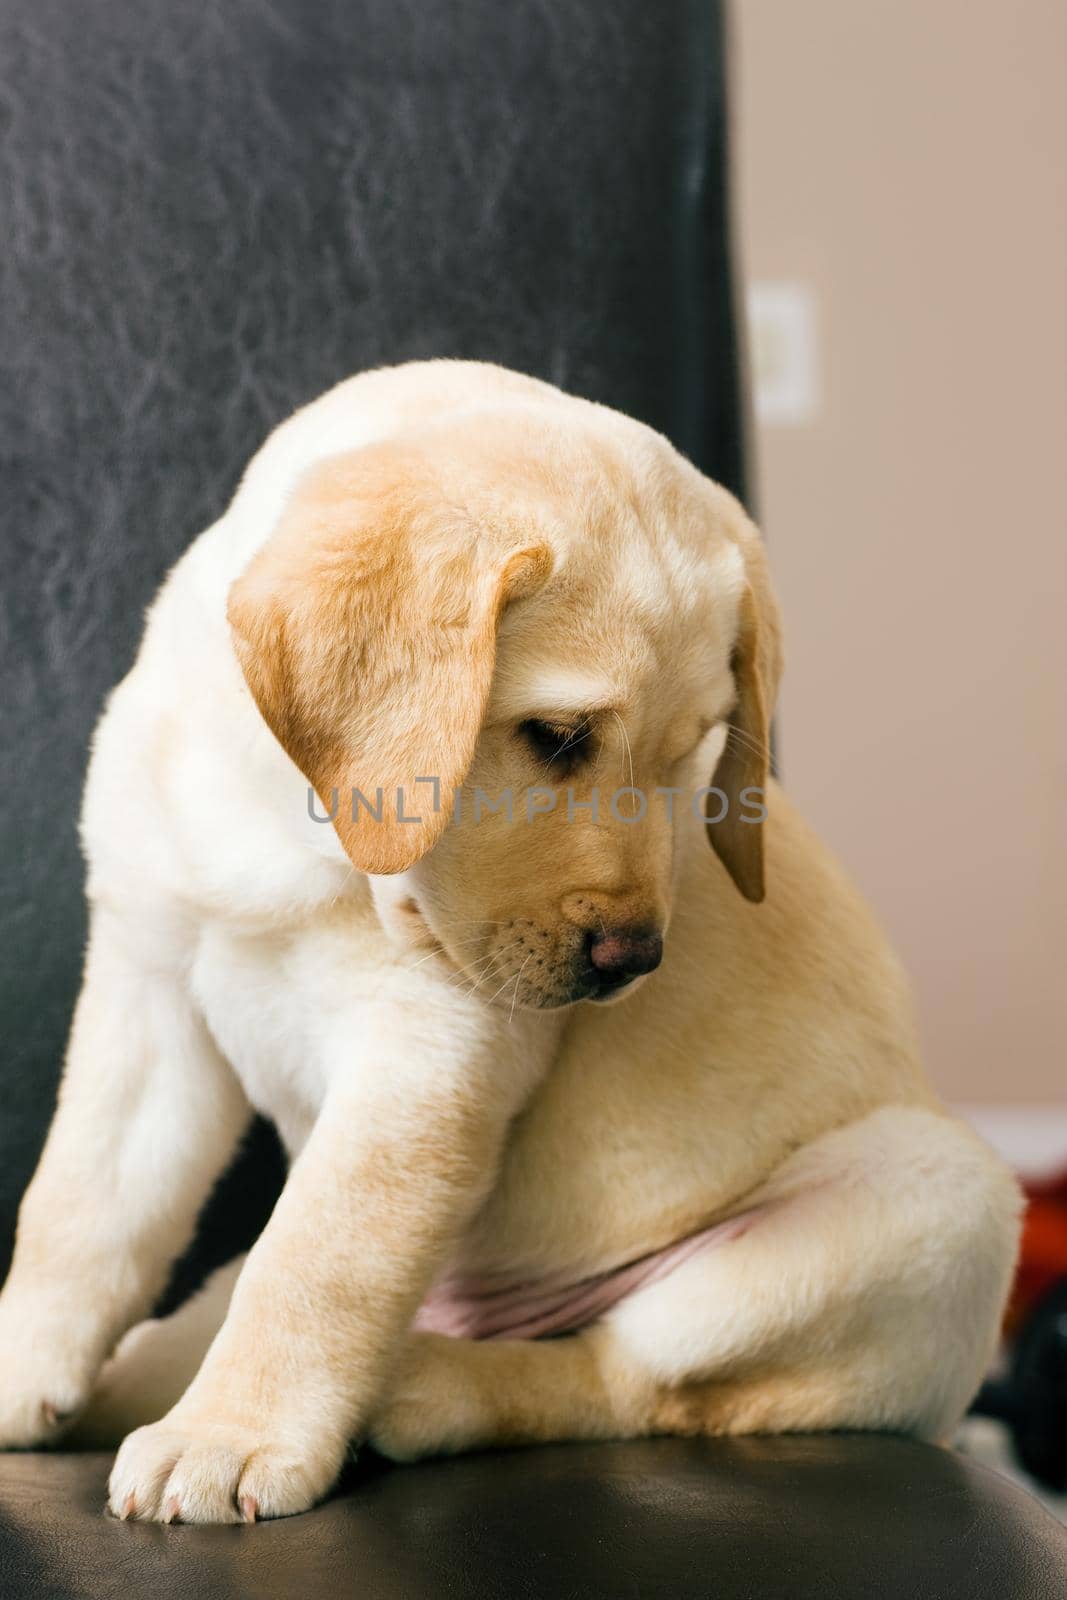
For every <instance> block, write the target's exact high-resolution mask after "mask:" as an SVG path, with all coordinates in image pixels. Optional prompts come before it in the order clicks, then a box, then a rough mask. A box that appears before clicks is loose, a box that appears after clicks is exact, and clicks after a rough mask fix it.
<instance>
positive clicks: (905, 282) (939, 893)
mask: <svg viewBox="0 0 1067 1600" xmlns="http://www.w3.org/2000/svg"><path fill="white" fill-rule="evenodd" d="M733 23H734V26H733V44H734V57H735V60H734V67H735V74H734V83H735V88H734V110H735V124H736V134H735V138H736V160H737V168H738V173H737V178H738V209H739V223H740V229H741V243H742V254H743V259H744V264H745V266H746V269H747V274H748V276H749V278H751V279H762V280H768V279H769V280H780V279H792V280H799V281H801V282H804V283H807V284H810V285H811V286H812V287H813V289H814V292H815V294H816V296H817V305H818V312H819V360H820V367H821V385H822V401H821V407H820V410H819V412H818V414H817V416H816V418H815V420H814V422H813V423H812V424H811V425H810V426H797V427H783V426H778V427H772V426H770V425H767V426H764V427H763V428H762V429H761V431H760V435H759V438H758V441H757V444H758V460H757V464H758V468H759V480H758V481H759V492H760V500H761V512H762V521H763V523H764V527H765V530H766V533H767V537H768V540H769V543H770V546H771V553H772V560H773V564H774V567H775V570H776V573H777V581H778V587H779V591H780V594H781V596H782V600H783V602H784V607H785V617H786V626H787V649H788V655H787V661H788V676H787V685H786V690H785V695H784V703H783V709H782V751H783V758H784V765H785V775H786V781H787V783H788V785H789V788H790V789H791V791H792V792H793V794H794V795H795V796H796V798H797V800H798V801H799V803H800V804H801V806H802V807H803V808H804V810H805V811H806V813H807V814H808V816H809V817H810V818H811V819H812V820H813V821H814V822H815V823H816V825H817V826H818V827H819V828H820V830H821V831H822V833H823V834H824V836H825V837H826V838H828V839H829V840H830V841H831V842H832V844H833V845H834V846H835V847H836V849H837V850H838V851H839V853H840V854H841V855H842V856H843V857H844V859H845V860H846V861H847V862H848V863H849V865H850V867H851V868H852V870H853V872H854V873H855V875H856V876H857V877H858V879H859V880H860V882H861V883H862V885H863V886H864V888H865V890H866V891H867V893H868V895H869V896H870V898H871V900H872V901H873V902H874V904H875V906H876V907H877V909H878V910H879V912H880V913H881V915H882V918H883V920H884V921H885V922H886V923H887V925H888V926H889V928H890V929H891V931H892V933H893V935H894V937H895V938H896V940H897V943H898V945H899V947H900V948H901V950H902V953H903V955H904V958H905V960H906V962H907V964H908V966H909V968H910V970H911V973H912V975H913V978H914V980H915V983H916V986H917V989H918V994H919V1001H920V1016H921V1021H922V1026H923V1031H924V1036H925V1041H926V1047H927V1055H928V1058H929V1062H930V1066H931V1069H932V1072H933V1074H934V1077H935V1079H936V1080H937V1082H938V1084H939V1086H940V1087H941V1089H942V1090H943V1092H945V1093H946V1094H947V1095H949V1096H951V1097H952V1098H954V1099H964V1100H982V1099H987V1100H1003V1101H1008V1100H1017V1101H1052V1100H1057V1101H1067V1048H1065V1045H1067V1038H1065V1029H1064V1022H1063V1018H1064V1013H1065V1010H1067V971H1065V970H1064V957H1065V946H1067V939H1065V931H1067V930H1065V922H1064V916H1065V909H1067V873H1065V866H1064V862H1065V856H1064V848H1063V831H1062V813H1063V802H1064V791H1065V783H1064V779H1065V767H1067V732H1065V718H1064V681H1065V677H1067V582H1065V570H1067V569H1065V549H1067V473H1065V466H1064V463H1065V457H1067V380H1065V371H1067V321H1065V285H1067V214H1065V193H1064V174H1065V170H1067V117H1065V111H1064V107H1065V104H1067V96H1065V82H1067V4H1064V0H735V4H734V10H733Z"/></svg>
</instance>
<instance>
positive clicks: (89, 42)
mask: <svg viewBox="0 0 1067 1600" xmlns="http://www.w3.org/2000/svg"><path fill="white" fill-rule="evenodd" d="M722 52H723V40H722V24H721V16H720V10H719V7H718V6H717V5H716V4H714V3H713V0H656V3H655V4H650V3H649V0H551V3H550V4H547V5H546V4H545V3H544V0H507V3H506V4H503V3H501V0H420V3H419V4H417V5H409V4H403V3H399V0H272V3H271V4H270V5H263V4H261V3H260V0H226V4H224V5H220V4H218V3H217V0H181V3H180V4H175V3H174V0H94V4H92V5H71V4H70V3H69V0H3V4H2V6H0V118H2V119H3V123H4V127H3V136H2V139H0V174H2V177H0V185H2V188H0V194H2V199H0V210H2V217H3V237H4V246H3V250H2V251H0V317H2V319H3V334H2V341H3V350H4V352H5V355H6V358H7V364H8V366H7V376H6V381H5V382H4V383H3V384H2V385H0V449H2V477H0V494H2V506H3V524H2V527H3V538H4V565H3V586H2V599H0V628H2V637H0V650H2V669H3V688H4V693H3V712H2V718H3V720H2V740H3V744H2V759H3V784H2V786H0V807H2V812H0V830H2V834H0V837H2V840H3V855H2V867H0V896H2V899H0V1034H2V1038H3V1050H2V1054H0V1277H2V1275H3V1270H4V1266H5V1261H6V1252H7V1249H8V1244H9V1240H10V1235H11V1230H12V1227H13V1223H14V1218H15V1211H16V1207H17V1203H18V1198H19V1195H20V1193H21V1190H22V1188H23V1186H24V1185H25V1183H26V1181H27V1179H28V1178H29V1176H30V1173H31V1171H32V1168H33V1165H34V1163H35V1161H36V1157H37V1153H38V1150H39V1147H40V1143H41V1140H42V1138H43V1135H44V1131H45V1128H46V1125H47V1122H48V1118H49V1116H50V1113H51V1108H52V1103H53V1098H54V1092H55V1086H56V1081H57V1077H58V1074H59V1070H60V1065H61V1061H62V1055H63V1048H64V1042H65V1036H66V1032H67V1027H68V1024H69V1019H70V1013H71V1007H72V1004H73V1000H74V997H75V994H76V990H77V985H78V979H79V969H80V964H81V956H82V947H83V940H84V933H85V915H84V909H83V904H82V864H81V861H80V858H79V853H78V845H77V837H76V827H75V820H76V815H77V810H78V803H79V795H80V789H81V783H82V776H83V772H84V768H85V761H86V752H87V745H88V740H89V735H90V731H91V729H92V726H93V723H94V721H95V719H96V717H97V715H98V713H99V710H100V707H101V704H102V702H103V699H104V696H105V695H106V693H107V691H108V689H109V688H110V686H111V685H112V684H113V683H115V682H116V681H117V680H118V679H119V678H120V677H121V676H122V674H123V673H124V672H125V670H126V669H127V667H128V665H129V663H130V660H131V658H132V655H133V652H134V649H135V646H136V643H137V639H138V635H139V633H140V629H141V616H142V612H143V610H144V607H145V605H146V604H147V603H148V601H149V600H150V599H151V597H152V594H153V592H154V590H155V589H156V587H157V585H158V584H159V581H160V579H161V578H162V576H163V574H164V573H165V572H166V570H167V568H168V567H169V566H170V565H171V563H172V562H173V561H174V560H175V558H176V557H177V556H178V555H179V554H180V552H181V551H182V550H183V549H184V548H185V546H186V545H187V544H188V543H189V541H190V540H191V539H192V538H193V537H194V536H195V535H196V534H197V533H198V532H199V531H200V529H201V528H203V527H205V526H206V525H207V524H208V523H209V522H211V521H212V520H213V519H214V518H215V517H216V516H217V515H218V513H219V512H220V511H221V509H222V508H223V507H224V505H225V504H226V501H227V499H228V497H229V496H230V495H231V493H232V491H233V489H234V487H235V485H236V482H237V479H238V476H239V474H240V472H241V470H242V468H243V467H244V465H245V463H246V462H247V460H248V458H249V456H250V455H251V454H252V452H253V451H254V450H255V449H256V447H257V446H258V445H259V443H260V442H261V441H262V439H263V438H264V436H265V435H266V433H267V432H268V431H269V430H270V428H271V427H272V426H273V425H274V424H275V423H276V422H277V421H278V420H279V419H280V418H282V417H284V416H285V415H286V414H287V413H288V412H290V411H291V410H292V409H293V408H294V407H296V406H298V405H300V404H301V403H302V402H303V401H306V400H309V399H311V398H312V397H313V396H314V395H316V394H318V393H319V392H320V391H321V390H323V389H325V388H326V387H327V386H328V385H330V384H332V383H334V382H335V381H336V380H337V379H339V378H341V377H343V376H345V375H346V374H348V373H351V372H353V371H355V370H357V369H359V368H362V367H367V366H372V365H376V364H380V363H384V362H394V361H400V360H404V359H407V358H410V357H421V356H434V355H457V356H469V357H482V358H485V359H488V360H493V361H500V362H504V363H506V364H508V365H510V366H514V367H519V368H522V369H524V370H526V371H528V372H532V373H536V374H539V375H542V376H544V377H547V378H550V379H552V380H553V381H555V382H557V383H560V384H562V385H564V386H565V387H566V388H569V389H572V390H574V391H575V392H576V393H578V394H583V395H588V396H590V397H592V398H594V399H597V400H603V401H607V402H608V403H609V404H611V405H614V406H618V407H621V408H622V409H623V410H625V411H629V412H632V413H634V414H635V415H637V416H639V417H642V418H644V419H646V420H647V421H648V422H650V423H652V424H653V425H654V426H656V427H657V428H660V429H662V430H663V431H664V432H665V433H667V434H668V435H670V436H671V437H672V438H673V439H674V440H675V442H676V443H677V444H678V445H680V446H681V448H682V449H684V450H685V451H687V452H688V453H689V454H690V455H691V456H692V457H693V458H694V459H695V460H696V461H697V462H698V463H699V465H700V466H702V467H703V468H705V469H706V470H707V471H709V472H711V473H712V474H713V475H714V476H716V477H718V478H720V479H722V480H724V481H725V482H726V483H728V484H729V485H731V486H732V487H733V488H734V489H736V490H738V491H740V490H741V489H742V488H743V485H742V483H741V472H742V449H741V425H740V408H739V404H738V390H737V378H736V368H737V360H736V348H735V339H734V326H733V317H732V305H731V300H732V295H731V284H730V268H729V241H728V233H727V219H726V205H725V176H724V174H725V128H724V106H723V71H722ZM101 1071H102V1072H104V1073H106V1071H107V1063H106V1062H101ZM259 1142H260V1155H259V1161H258V1165H257V1164H255V1163H253V1164H252V1165H249V1163H248V1162H247V1161H246V1162H245V1164H244V1165H243V1166H241V1168H240V1169H239V1171H238V1173H237V1174H236V1176H231V1178H230V1179H229V1181H228V1185H227V1187H226V1188H225V1190H224V1191H223V1194H222V1195H221V1197H217V1198H216V1202H215V1204H214V1206H213V1209H212V1217H211V1223H210V1228H209V1231H210V1232H211V1234H212V1243H211V1246H210V1248H211V1252H212V1254H213V1255H215V1256H222V1255H225V1254H226V1253H227V1252H228V1251H229V1250H230V1249H231V1248H233V1247H235V1246H236V1245H237V1244H238V1243H240V1242H242V1240H243V1239H244V1237H246V1236H247V1235H248V1234H249V1232H250V1231H252V1230H253V1229H254V1228H255V1227H256V1226H257V1224H258V1222H259V1221H260V1220H261V1219H262V1216H263V1213H264V1208H265V1207H266V1206H267V1205H269V1203H270V1199H271V1195H272V1193H273V1186H274V1185H276V1183H277V1180H278V1164H277V1158H276V1155H275V1156H272V1155H271V1153H270V1148H269V1141H266V1139H265V1136H262V1135H261V1136H260V1141H259ZM91 1199H92V1197H91V1196H87V1197H86V1203H87V1204H91Z"/></svg>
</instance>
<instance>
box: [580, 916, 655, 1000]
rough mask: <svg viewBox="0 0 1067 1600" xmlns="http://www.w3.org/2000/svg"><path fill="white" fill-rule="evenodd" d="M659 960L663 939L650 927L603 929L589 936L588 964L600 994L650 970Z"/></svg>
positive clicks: (617, 987) (652, 970)
mask: <svg viewBox="0 0 1067 1600" xmlns="http://www.w3.org/2000/svg"><path fill="white" fill-rule="evenodd" d="M662 959H663V939H662V937H661V936H660V934H658V933H657V932H656V931H655V930H654V929H651V930H650V929H648V928H635V929H627V928H606V929H605V930H604V931H603V932H602V933H594V934H590V936H589V964H590V966H591V967H592V968H593V969H594V971H595V972H596V975H597V980H598V983H599V986H600V990H601V992H602V993H605V994H606V993H608V992H609V991H610V990H612V989H621V988H622V986H623V984H624V983H629V982H630V980H631V978H639V977H640V976H641V974H642V973H644V972H654V971H655V969H656V968H657V967H658V966H659V964H660V961H661V960H662Z"/></svg>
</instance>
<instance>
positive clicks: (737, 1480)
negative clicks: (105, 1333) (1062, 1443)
mask: <svg viewBox="0 0 1067 1600" xmlns="http://www.w3.org/2000/svg"><path fill="white" fill-rule="evenodd" d="M107 1469H108V1458H106V1457H103V1456H45V1455H31V1456H8V1457H6V1458H2V1457H0V1588H2V1590H3V1593H4V1595H5V1596H8V1597H10V1600H23V1597H25V1600H44V1597H46V1596H47V1597H48V1600H68V1597H69V1600H74V1597H76V1596H77V1597H80V1596H93V1597H97V1596H107V1595H115V1596H122V1597H126V1596H131V1595H133V1596H141V1595H146V1596H147V1595H151V1596H152V1597H153V1600H204V1597H210V1600H214V1597H216V1596H222V1595H239V1596H242V1597H245V1600H253V1597H255V1600H274V1597H278V1600H282V1597H284V1600H304V1597H306V1596H315V1595H328V1596H329V1597H330V1600H346V1597H347V1596H349V1595H351V1596H352V1597H353V1600H441V1597H443V1596H448V1597H450V1600H631V1597H632V1600H711V1597H712V1596H714V1600H741V1597H744V1600H808V1597H811V1600H827V1597H834V1600H882V1597H884V1600H978V1597H984V1596H989V1597H991V1600H1022V1597H1027V1600H1031V1597H1032V1600H1046V1597H1047V1600H1060V1597H1062V1596H1063V1595H1064V1594H1067V1530H1065V1529H1063V1528H1061V1527H1060V1526H1059V1525H1058V1524H1057V1523H1056V1522H1054V1521H1053V1519H1052V1518H1051V1517H1050V1516H1049V1515H1048V1513H1047V1512H1046V1511H1044V1510H1043V1508H1042V1507H1041V1506H1039V1505H1038V1504H1037V1502H1036V1501H1034V1500H1032V1499H1030V1497H1029V1496H1027V1495H1025V1494H1023V1493H1022V1492H1021V1491H1020V1490H1018V1489H1016V1488H1015V1487H1014V1486H1013V1485H1012V1484H1010V1483H1008V1482H1007V1481H1005V1480H1004V1479H1002V1478H999V1477H996V1476H995V1475H994V1474H992V1473H990V1472H987V1471H986V1470H984V1469H983V1468H981V1467H976V1466H974V1465H971V1464H969V1463H968V1462H966V1461H964V1460H962V1459H960V1458H959V1457H958V1456H954V1455H952V1454H950V1453H949V1452H947V1451H943V1450H937V1449H934V1448H932V1447H931V1446H928V1445H920V1444H915V1443H912V1442H910V1441H908V1440H904V1439H894V1438H869V1437H860V1436H852V1437H837V1438H835V1437H823V1438H792V1439H749V1440H740V1441H736V1442H729V1443H728V1442H723V1441H708V1440H701V1441H688V1440H680V1439H659V1440H650V1441H641V1442H637V1443H630V1444H611V1445H559V1446H556V1447H554V1448H551V1449H539V1450H529V1451H516V1452H514V1453H511V1454H507V1455H479V1456H467V1457H459V1458H457V1459H455V1460H451V1461H439V1462H426V1463H423V1464H421V1465H418V1466H414V1467H384V1466H383V1467H377V1466H373V1467H366V1466H360V1467H357V1468H356V1469H355V1470H354V1471H353V1473H352V1478H351V1481H350V1483H349V1484H347V1485H346V1486H345V1488H344V1489H343V1490H342V1492H340V1493H339V1494H338V1495H337V1496H336V1497H335V1498H334V1499H332V1500H331V1501H329V1502H328V1503H327V1504H326V1505H324V1506H321V1507H319V1509H318V1510H316V1511H311V1512H309V1513H307V1515H306V1516H302V1517H292V1518H289V1519H287V1520H286V1521H283V1522H265V1523H260V1524H259V1525H257V1526H256V1527H251V1528H245V1527H240V1528H182V1527H172V1528H161V1527H158V1526H155V1525H144V1524H137V1523H122V1522H116V1521H115V1520H113V1519H112V1518H110V1517H107V1516H105V1515H104V1513H103V1511H102V1510H101V1507H102V1505H103V1500H104V1484H105V1481H106V1478H107Z"/></svg>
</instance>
